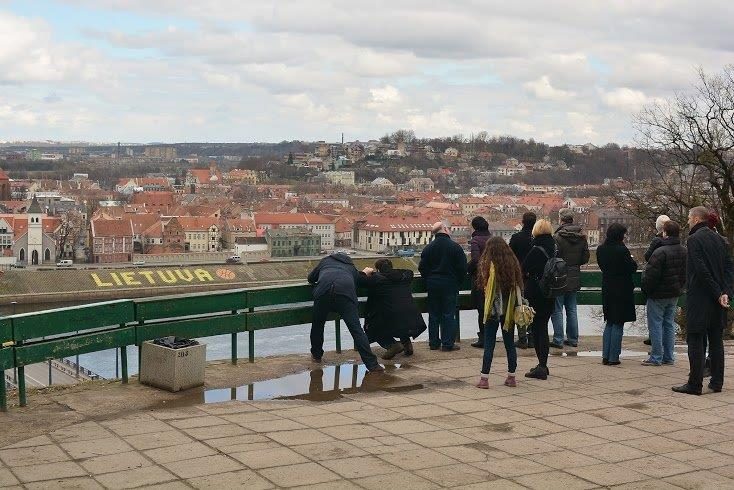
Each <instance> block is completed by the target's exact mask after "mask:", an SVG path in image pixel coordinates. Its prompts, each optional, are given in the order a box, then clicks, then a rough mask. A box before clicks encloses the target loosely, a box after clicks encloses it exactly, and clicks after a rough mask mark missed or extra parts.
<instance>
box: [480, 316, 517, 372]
mask: <svg viewBox="0 0 734 490" xmlns="http://www.w3.org/2000/svg"><path fill="white" fill-rule="evenodd" d="M499 326H500V322H499V320H498V319H497V318H490V319H489V320H487V323H486V324H485V325H484V358H483V359H482V374H489V370H490V368H491V367H492V359H493V358H494V346H495V344H496V343H497V329H498V328H499ZM502 343H504V344H505V351H506V352H507V371H508V372H510V373H514V372H515V370H516V369H517V351H516V350H515V327H514V326H513V327H512V328H511V329H510V330H509V331H507V330H505V329H504V328H503V329H502Z"/></svg>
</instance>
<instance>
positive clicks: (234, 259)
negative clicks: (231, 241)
mask: <svg viewBox="0 0 734 490" xmlns="http://www.w3.org/2000/svg"><path fill="white" fill-rule="evenodd" d="M227 263H228V264H241V263H242V259H241V258H240V256H239V255H233V256H231V257H228V258H227Z"/></svg>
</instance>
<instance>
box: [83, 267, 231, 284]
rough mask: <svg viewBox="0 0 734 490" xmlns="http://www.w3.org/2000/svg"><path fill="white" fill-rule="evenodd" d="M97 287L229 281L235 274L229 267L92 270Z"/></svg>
mask: <svg viewBox="0 0 734 490" xmlns="http://www.w3.org/2000/svg"><path fill="white" fill-rule="evenodd" d="M91 277H92V280H93V281H94V284H95V285H96V286H97V287H98V288H115V287H126V286H130V287H139V286H166V285H173V284H178V285H184V284H191V283H197V282H215V281H217V280H225V281H231V280H233V279H235V277H236V274H235V273H234V272H232V271H231V270H229V269H217V270H216V272H215V273H214V275H212V273H211V272H209V271H208V270H206V269H201V268H198V269H152V270H136V271H120V272H110V271H105V272H92V273H91Z"/></svg>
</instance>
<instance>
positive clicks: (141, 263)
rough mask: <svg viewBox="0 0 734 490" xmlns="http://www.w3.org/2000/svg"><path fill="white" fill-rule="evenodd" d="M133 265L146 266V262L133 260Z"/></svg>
mask: <svg viewBox="0 0 734 490" xmlns="http://www.w3.org/2000/svg"><path fill="white" fill-rule="evenodd" d="M133 265H145V261H144V260H133Z"/></svg>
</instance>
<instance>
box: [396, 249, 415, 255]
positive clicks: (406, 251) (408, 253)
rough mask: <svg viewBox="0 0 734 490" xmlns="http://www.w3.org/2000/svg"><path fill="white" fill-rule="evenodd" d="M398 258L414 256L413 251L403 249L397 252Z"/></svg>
mask: <svg viewBox="0 0 734 490" xmlns="http://www.w3.org/2000/svg"><path fill="white" fill-rule="evenodd" d="M397 255H398V257H413V256H415V250H413V249H412V248H404V249H401V250H398V254H397Z"/></svg>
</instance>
